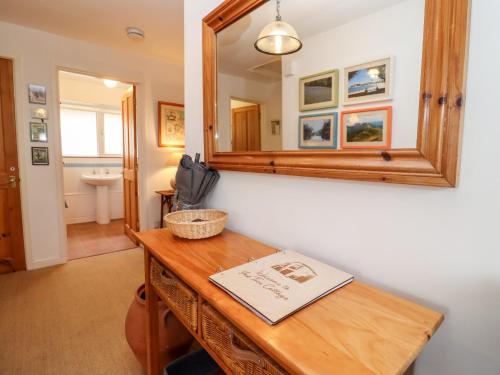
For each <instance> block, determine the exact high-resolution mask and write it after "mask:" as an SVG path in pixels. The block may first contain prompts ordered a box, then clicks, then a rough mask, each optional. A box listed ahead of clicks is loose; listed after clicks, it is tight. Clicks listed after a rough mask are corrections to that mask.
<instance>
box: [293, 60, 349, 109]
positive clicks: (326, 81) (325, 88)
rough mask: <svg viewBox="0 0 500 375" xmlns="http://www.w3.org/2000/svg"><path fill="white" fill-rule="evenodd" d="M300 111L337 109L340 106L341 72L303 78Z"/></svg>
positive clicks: (300, 83) (300, 82) (329, 72)
mask: <svg viewBox="0 0 500 375" xmlns="http://www.w3.org/2000/svg"><path fill="white" fill-rule="evenodd" d="M299 93H300V105H299V107H300V111H301V112H302V111H311V110H315V109H323V108H336V107H337V106H338V105H339V71H338V70H337V69H336V70H330V71H328V72H324V73H319V74H315V75H312V76H308V77H303V78H301V79H300V81H299Z"/></svg>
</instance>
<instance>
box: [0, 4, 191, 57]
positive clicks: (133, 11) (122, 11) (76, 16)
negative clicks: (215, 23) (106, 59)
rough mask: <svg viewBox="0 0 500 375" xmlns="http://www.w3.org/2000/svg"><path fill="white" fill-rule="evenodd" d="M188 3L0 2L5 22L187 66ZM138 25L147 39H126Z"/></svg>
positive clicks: (2, 18)
mask: <svg viewBox="0 0 500 375" xmlns="http://www.w3.org/2000/svg"><path fill="white" fill-rule="evenodd" d="M183 12H184V5H183V0H140V1H138V0H0V20H1V21H6V22H10V23H15V24H19V25H22V26H26V27H31V28H35V29H40V30H44V31H48V32H50V33H54V34H58V35H63V36H66V37H70V38H74V39H79V40H83V41H87V42H90V43H95V44H101V45H105V46H108V47H114V48H119V49H122V50H126V51H129V52H133V53H136V54H140V55H143V56H147V57H155V58H161V59H164V60H169V61H172V62H176V63H182V62H183V57H184V51H183V44H184V38H183V35H184V21H183V18H184V15H183ZM128 26H135V27H139V28H140V29H142V30H143V31H144V33H145V35H146V38H145V39H144V40H143V41H133V40H130V39H128V38H127V36H126V32H125V29H126V27H128Z"/></svg>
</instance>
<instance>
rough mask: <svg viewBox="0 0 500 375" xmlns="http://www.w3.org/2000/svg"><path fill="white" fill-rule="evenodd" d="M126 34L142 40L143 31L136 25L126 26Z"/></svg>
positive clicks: (133, 38) (130, 37) (131, 37)
mask: <svg viewBox="0 0 500 375" xmlns="http://www.w3.org/2000/svg"><path fill="white" fill-rule="evenodd" d="M127 36H128V37H129V39H132V40H143V39H144V31H142V30H141V29H139V28H138V27H127Z"/></svg>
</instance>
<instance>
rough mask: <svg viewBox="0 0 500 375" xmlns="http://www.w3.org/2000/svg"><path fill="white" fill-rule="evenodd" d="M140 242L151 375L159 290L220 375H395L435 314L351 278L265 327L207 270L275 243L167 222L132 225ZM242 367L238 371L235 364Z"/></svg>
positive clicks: (152, 373) (155, 367)
mask: <svg viewBox="0 0 500 375" xmlns="http://www.w3.org/2000/svg"><path fill="white" fill-rule="evenodd" d="M136 236H137V239H138V240H139V241H140V242H141V243H142V244H144V247H145V269H146V293H147V296H148V298H147V309H148V319H147V321H148V374H149V375H158V374H160V373H162V372H161V370H162V369H160V365H159V362H158V312H157V308H158V305H157V303H154V302H152V301H156V297H160V298H162V299H163V300H164V301H165V303H166V304H167V305H168V306H169V307H170V309H171V310H172V311H173V312H174V314H175V315H176V316H177V318H178V319H179V320H180V321H181V322H182V323H183V324H184V325H185V326H186V327H187V328H188V329H189V331H190V332H191V333H192V335H193V336H194V337H195V338H196V340H198V342H199V343H200V344H201V345H202V346H203V347H204V348H205V349H206V350H207V352H208V353H209V354H210V355H211V356H212V357H213V358H214V360H215V361H217V363H218V364H219V365H220V366H221V368H222V369H223V370H224V371H225V372H226V373H227V374H235V373H238V374H243V373H245V374H247V373H248V374H250V373H251V374H253V373H254V372H253V370H252V369H254V368H255V366H261V368H260V369H259V370H260V371H261V372H259V374H273V375H276V374H307V375H314V374H335V375H356V374H372V375H373V374H403V373H404V372H405V371H406V370H407V368H408V367H409V366H410V365H411V364H412V363H413V361H414V360H415V359H416V357H417V356H418V354H419V353H420V351H421V350H422V349H423V347H424V346H425V344H426V343H427V342H428V341H429V339H430V338H431V336H432V335H433V334H434V332H435V331H436V329H437V328H438V327H439V325H440V324H441V322H442V320H443V315H442V314H441V313H439V312H436V311H433V310H430V309H428V308H426V307H423V306H421V305H418V304H416V303H413V302H410V301H408V300H405V299H402V298H400V297H397V296H395V295H393V294H390V293H387V292H385V291H383V290H380V289H377V288H374V287H372V286H369V285H367V284H364V283H361V282H358V281H354V282H352V283H351V284H349V285H347V286H345V287H343V288H341V289H339V290H337V291H335V292H334V293H332V294H329V295H328V296H326V297H324V298H322V299H321V300H319V301H317V302H315V303H313V304H312V305H310V306H308V307H306V308H305V309H303V310H301V311H299V312H297V313H296V314H294V315H292V316H291V317H289V318H287V319H285V320H284V321H283V322H281V323H279V324H277V325H275V326H271V325H268V324H267V323H265V322H264V321H263V320H261V319H260V318H258V317H257V316H256V315H254V314H253V313H252V312H251V311H249V310H248V309H246V308H245V307H244V306H243V305H241V304H240V303H238V302H237V301H236V300H234V299H233V298H232V297H230V296H229V295H228V294H227V293H225V292H224V291H222V290H221V289H219V288H218V287H216V286H215V285H213V284H212V283H211V282H210V281H209V280H208V276H209V275H211V274H213V273H216V272H218V271H219V270H220V268H223V269H227V268H230V267H234V266H237V265H240V264H242V263H245V262H247V261H248V260H249V259H250V258H260V257H263V256H266V255H269V254H272V253H274V252H275V249H272V248H270V247H268V246H265V245H263V244H261V243H259V242H257V241H255V240H252V239H250V238H248V237H245V236H242V235H240V234H237V233H234V232H231V231H229V230H225V231H224V232H223V233H222V234H221V235H219V236H216V237H212V238H210V239H206V240H195V241H190V240H184V239H180V238H177V237H175V236H173V235H172V234H171V233H170V232H169V231H168V230H167V229H158V230H153V231H149V232H140V233H137V234H136ZM242 368H243V370H241V369H242Z"/></svg>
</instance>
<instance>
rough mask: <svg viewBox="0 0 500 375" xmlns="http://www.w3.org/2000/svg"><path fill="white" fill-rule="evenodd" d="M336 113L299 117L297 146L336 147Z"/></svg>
mask: <svg viewBox="0 0 500 375" xmlns="http://www.w3.org/2000/svg"><path fill="white" fill-rule="evenodd" d="M337 123H338V114H337V113H323V114H317V115H309V116H300V117H299V148H315V149H336V148H337Z"/></svg>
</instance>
